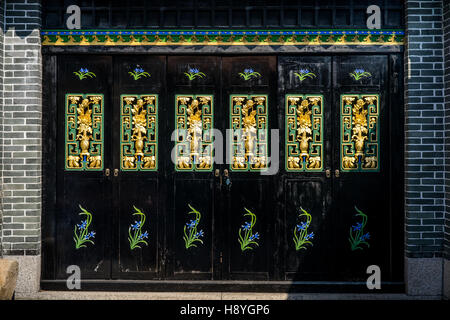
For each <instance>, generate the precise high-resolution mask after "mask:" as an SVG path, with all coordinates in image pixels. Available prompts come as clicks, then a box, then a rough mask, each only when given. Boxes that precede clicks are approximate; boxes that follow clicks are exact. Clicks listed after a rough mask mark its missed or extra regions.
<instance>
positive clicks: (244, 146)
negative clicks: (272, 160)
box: [230, 95, 268, 171]
mask: <svg viewBox="0 0 450 320" xmlns="http://www.w3.org/2000/svg"><path fill="white" fill-rule="evenodd" d="M230 115H231V117H230V126H231V129H232V134H233V138H232V143H231V154H232V163H231V169H232V170H236V171H260V170H263V169H265V168H267V138H268V134H267V95H231V96H230Z"/></svg>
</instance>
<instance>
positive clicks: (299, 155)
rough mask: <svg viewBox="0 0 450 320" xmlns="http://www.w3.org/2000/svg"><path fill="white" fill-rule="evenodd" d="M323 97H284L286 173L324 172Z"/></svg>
mask: <svg viewBox="0 0 450 320" xmlns="http://www.w3.org/2000/svg"><path fill="white" fill-rule="evenodd" d="M322 104H323V96H321V95H292V94H289V95H286V170H287V171H319V170H323V164H322V163H323V124H322V123H323V112H322Z"/></svg>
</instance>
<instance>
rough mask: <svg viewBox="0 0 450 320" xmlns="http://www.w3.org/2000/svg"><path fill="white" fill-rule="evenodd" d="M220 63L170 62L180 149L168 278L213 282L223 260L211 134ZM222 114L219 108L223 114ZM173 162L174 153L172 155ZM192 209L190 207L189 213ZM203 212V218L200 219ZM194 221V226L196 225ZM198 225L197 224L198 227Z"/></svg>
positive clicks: (174, 170)
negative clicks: (219, 251)
mask: <svg viewBox="0 0 450 320" xmlns="http://www.w3.org/2000/svg"><path fill="white" fill-rule="evenodd" d="M220 75H221V61H220V58H219V57H199V56H179V57H169V58H168V73H167V81H168V82H167V83H168V88H169V90H168V95H167V96H168V103H167V104H166V113H167V114H168V115H169V117H170V120H169V125H168V126H167V127H168V128H169V130H168V131H170V132H168V137H169V138H170V137H171V135H172V131H173V130H175V129H176V131H175V133H174V134H173V139H174V140H173V141H170V142H169V143H168V145H170V146H171V148H172V147H173V146H174V145H175V144H176V148H175V151H174V160H175V162H173V161H172V160H170V158H169V157H167V162H168V164H167V166H168V167H167V168H168V173H169V176H168V180H167V185H168V192H167V196H168V199H170V200H169V201H168V204H167V211H166V212H168V213H169V214H168V215H167V235H166V237H167V238H166V239H167V242H166V243H167V247H166V250H167V251H166V252H167V259H168V262H167V263H168V267H167V270H166V276H167V277H169V278H177V279H180V278H181V279H213V274H214V268H213V266H214V264H215V261H216V260H217V259H218V255H217V252H216V251H213V247H215V244H216V242H217V241H218V239H217V237H218V235H217V233H216V231H215V217H216V215H217V212H216V210H215V209H216V207H215V206H214V205H213V204H214V198H215V190H216V189H215V188H214V184H215V182H216V181H215V176H214V173H213V170H214V169H215V167H214V165H213V164H212V158H211V155H212V151H213V150H212V132H211V130H210V129H212V128H213V127H216V125H215V119H216V118H217V117H218V115H217V113H216V109H217V107H216V100H217V97H220V92H221V87H220ZM219 110H220V108H219ZM167 153H168V155H169V156H170V151H169V150H168V151H167ZM189 205H190V206H191V207H189ZM196 212H198V213H196ZM191 220H192V221H191ZM195 221H197V222H195Z"/></svg>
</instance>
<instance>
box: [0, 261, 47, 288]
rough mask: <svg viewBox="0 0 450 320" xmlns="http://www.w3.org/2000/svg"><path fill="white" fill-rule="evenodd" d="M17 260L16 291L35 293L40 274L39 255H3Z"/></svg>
mask: <svg viewBox="0 0 450 320" xmlns="http://www.w3.org/2000/svg"><path fill="white" fill-rule="evenodd" d="M4 258H7V259H12V260H16V261H17V262H19V277H18V278H17V285H16V293H19V294H20V293H36V292H38V291H39V282H40V276H41V256H40V255H38V256H4Z"/></svg>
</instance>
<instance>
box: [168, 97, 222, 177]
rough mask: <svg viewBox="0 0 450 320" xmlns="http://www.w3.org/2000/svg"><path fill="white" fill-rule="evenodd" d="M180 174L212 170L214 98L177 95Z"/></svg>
mask: <svg viewBox="0 0 450 320" xmlns="http://www.w3.org/2000/svg"><path fill="white" fill-rule="evenodd" d="M175 108H176V112H175V127H176V134H177V140H176V164H175V169H176V170H178V171H211V170H212V162H213V159H212V157H213V154H212V152H213V140H212V129H213V96H212V95H183V96H181V95H177V96H176V101H175Z"/></svg>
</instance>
